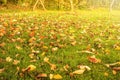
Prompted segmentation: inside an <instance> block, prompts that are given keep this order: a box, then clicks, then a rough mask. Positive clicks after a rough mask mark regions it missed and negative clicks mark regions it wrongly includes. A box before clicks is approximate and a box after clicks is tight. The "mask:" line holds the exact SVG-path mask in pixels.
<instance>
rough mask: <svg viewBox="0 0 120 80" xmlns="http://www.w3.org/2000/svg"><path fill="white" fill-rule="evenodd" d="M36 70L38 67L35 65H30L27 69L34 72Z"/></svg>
mask: <svg viewBox="0 0 120 80" xmlns="http://www.w3.org/2000/svg"><path fill="white" fill-rule="evenodd" d="M35 69H36V66H34V65H29V66H28V67H27V70H28V71H33V70H35Z"/></svg>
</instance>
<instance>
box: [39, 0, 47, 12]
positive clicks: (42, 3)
mask: <svg viewBox="0 0 120 80" xmlns="http://www.w3.org/2000/svg"><path fill="white" fill-rule="evenodd" d="M40 3H41V5H42V7H43V10H46V8H45V5H44V1H43V2H42V0H40Z"/></svg>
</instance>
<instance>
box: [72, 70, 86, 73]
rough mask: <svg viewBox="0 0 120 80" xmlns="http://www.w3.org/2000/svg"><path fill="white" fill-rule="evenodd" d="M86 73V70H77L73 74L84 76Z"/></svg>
mask: <svg viewBox="0 0 120 80" xmlns="http://www.w3.org/2000/svg"><path fill="white" fill-rule="evenodd" d="M84 71H85V69H80V70H76V71H74V72H73V74H83V73H84Z"/></svg>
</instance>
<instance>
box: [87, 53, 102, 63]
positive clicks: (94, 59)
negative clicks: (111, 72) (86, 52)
mask: <svg viewBox="0 0 120 80" xmlns="http://www.w3.org/2000/svg"><path fill="white" fill-rule="evenodd" d="M88 60H89V61H90V62H92V63H100V62H101V60H100V59H97V58H96V57H95V55H93V56H90V57H88Z"/></svg>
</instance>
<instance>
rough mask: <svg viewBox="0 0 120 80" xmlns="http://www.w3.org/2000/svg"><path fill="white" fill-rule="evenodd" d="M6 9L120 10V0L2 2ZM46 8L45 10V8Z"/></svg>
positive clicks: (3, 0)
mask: <svg viewBox="0 0 120 80" xmlns="http://www.w3.org/2000/svg"><path fill="white" fill-rule="evenodd" d="M0 5H1V6H2V7H5V8H10V7H13V6H15V7H16V8H24V9H33V7H34V9H44V10H45V9H46V10H73V9H74V10H76V9H95V8H112V9H120V0H0ZM43 7H44V8H43Z"/></svg>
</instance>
